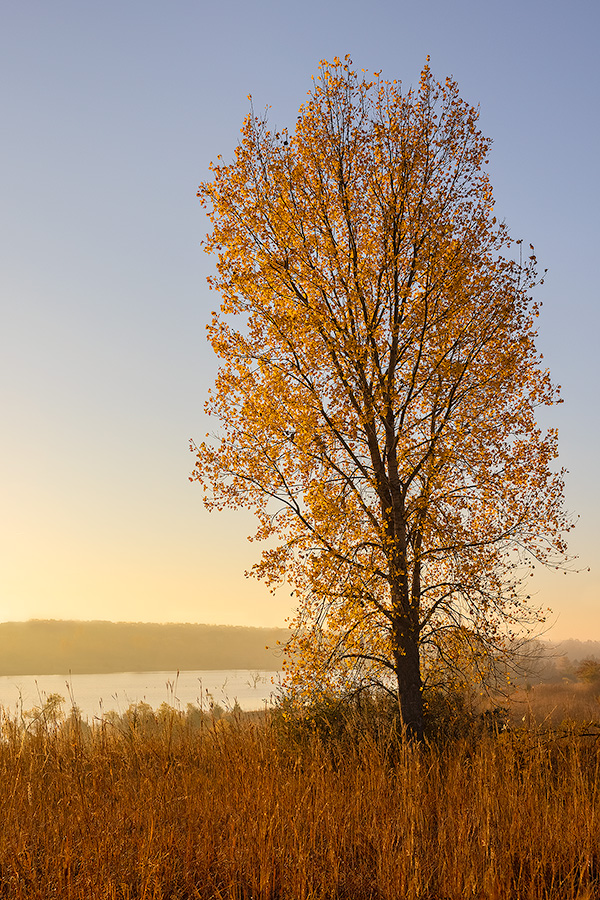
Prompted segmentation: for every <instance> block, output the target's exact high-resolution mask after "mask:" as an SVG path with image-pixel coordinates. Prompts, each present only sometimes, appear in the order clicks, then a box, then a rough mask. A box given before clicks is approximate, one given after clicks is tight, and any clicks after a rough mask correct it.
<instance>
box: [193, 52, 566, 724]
mask: <svg viewBox="0 0 600 900" xmlns="http://www.w3.org/2000/svg"><path fill="white" fill-rule="evenodd" d="M477 118H478V113H477V110H476V109H474V108H473V107H471V106H469V105H468V104H467V103H465V102H464V101H463V100H462V99H461V98H460V96H459V92H458V87H457V85H456V83H455V82H453V81H452V80H450V79H446V81H445V82H444V83H439V82H437V81H436V80H435V79H434V78H433V76H432V74H431V71H430V68H429V65H428V64H427V65H426V66H425V67H424V69H423V71H422V73H421V77H420V81H419V84H418V86H417V87H416V88H415V89H410V90H407V91H403V89H402V86H401V85H400V84H399V83H398V82H396V81H392V82H389V81H385V80H383V79H382V78H381V76H380V74H375V75H374V76H373V77H372V78H368V77H367V76H366V75H364V74H363V75H357V74H356V73H355V72H354V71H353V70H352V63H351V60H350V59H349V58H346V59H345V60H339V59H337V58H336V59H335V60H334V62H333V63H331V64H329V63H327V62H325V61H324V62H322V63H321V65H320V73H319V76H318V78H317V79H315V81H314V85H313V89H312V91H311V93H309V95H308V98H307V100H306V102H305V103H304V104H303V106H302V107H301V108H300V111H299V114H298V118H297V120H296V124H295V127H294V129H293V130H289V131H288V130H280V131H272V130H270V129H269V126H268V123H267V121H266V119H264V118H261V117H259V116H256V115H255V114H254V112H253V111H251V113H250V114H249V115H248V117H247V118H246V120H245V122H244V125H243V128H242V132H241V141H240V144H239V146H238V147H237V148H236V151H235V158H234V160H233V161H232V162H231V163H225V162H224V161H223V160H222V158H221V157H218V159H217V162H216V164H213V165H212V180H211V181H208V182H206V183H203V184H201V185H200V188H199V191H198V195H199V197H200V198H201V200H202V203H203V204H204V205H205V207H206V208H207V210H208V214H209V216H210V220H211V222H212V232H211V233H210V235H209V236H208V238H207V240H206V242H205V249H206V251H207V252H209V253H216V255H217V274H216V275H215V276H214V277H213V278H211V279H209V281H210V283H211V286H212V287H213V288H214V289H215V290H216V291H217V292H218V293H219V294H220V296H221V307H220V312H215V313H214V314H213V319H212V323H211V324H210V325H209V327H208V333H209V338H210V341H211V342H212V346H213V348H214V350H215V352H216V354H217V355H218V356H219V357H220V359H221V361H222V364H221V367H220V369H219V372H218V375H217V378H216V383H215V387H214V390H213V391H211V393H210V396H209V399H208V402H207V407H206V408H207V412H208V413H209V415H211V416H215V417H216V418H217V419H218V420H219V422H220V426H221V430H220V432H219V434H218V435H217V436H215V437H214V438H212V439H208V440H207V441H206V442H205V443H202V444H200V445H199V446H196V445H193V450H194V452H195V453H196V454H197V460H196V467H195V470H194V474H193V476H192V478H193V479H195V480H198V481H200V482H201V483H202V484H203V485H204V487H205V503H206V504H207V506H208V507H209V508H210V509H220V508H223V507H226V506H228V507H234V508H235V507H241V506H245V507H248V508H250V509H252V510H253V511H254V512H255V513H256V516H257V517H258V530H257V534H256V538H258V539H259V540H264V539H269V541H268V546H267V549H266V550H265V551H264V552H263V554H262V557H261V559H260V560H259V561H258V562H257V564H256V566H255V567H254V570H253V571H254V574H256V575H257V576H258V577H260V578H263V579H266V581H267V582H268V583H269V584H270V585H272V586H276V585H278V584H281V583H288V584H290V585H292V586H293V590H294V593H295V596H296V598H297V604H298V612H297V617H296V619H295V621H294V623H293V625H294V630H293V638H292V642H291V649H292V650H293V653H292V655H291V656H290V667H291V671H290V678H291V683H292V685H293V687H294V689H295V690H296V691H297V692H298V693H299V694H301V695H302V693H303V692H304V693H305V694H309V693H310V692H314V691H315V690H317V691H318V690H325V689H328V688H329V689H335V690H342V691H355V690H360V689H362V688H364V687H369V686H372V685H374V684H381V685H384V686H385V687H386V688H387V689H389V690H392V691H393V692H394V693H397V696H398V700H399V704H400V709H401V712H402V716H403V720H404V722H405V724H406V726H407V728H408V730H409V732H410V733H412V734H414V735H416V736H420V735H421V734H422V729H423V677H424V675H423V672H424V668H423V661H425V662H426V664H427V665H426V666H425V668H426V669H428V668H429V667H432V666H434V664H435V660H436V657H437V656H440V655H441V656H444V654H445V653H446V652H447V648H448V646H450V645H452V644H456V642H459V643H460V641H461V640H468V636H469V635H472V636H475V637H476V642H477V645H478V646H484V647H486V648H488V649H489V648H492V647H496V646H500V645H501V643H502V641H503V640H504V639H505V638H506V637H507V636H508V637H510V635H511V633H512V632H514V631H515V630H516V629H517V627H518V626H519V625H520V624H521V623H523V622H528V621H532V620H535V619H536V617H537V616H538V615H539V612H538V611H537V610H536V609H535V608H532V606H531V604H530V599H529V597H528V596H527V589H526V583H527V582H526V578H527V576H528V575H529V574H530V568H531V567H532V566H534V565H535V563H536V562H539V563H542V564H555V562H556V561H557V560H560V559H561V558H562V556H563V555H564V553H565V550H566V547H565V542H564V534H565V532H566V531H568V529H569V522H568V520H567V518H566V516H565V514H564V512H563V482H562V475H561V473H560V472H557V471H555V470H554V468H553V461H554V459H555V457H556V455H557V435H556V432H555V431H554V430H549V431H547V432H544V431H543V430H541V429H540V427H539V426H538V424H537V423H536V417H535V411H536V407H539V406H540V405H551V404H553V403H555V402H560V401H559V398H558V392H557V389H555V388H554V387H553V385H552V383H551V380H550V376H549V373H548V372H547V371H546V369H545V368H544V366H543V364H542V361H541V356H540V354H539V353H538V351H537V349H536V346H535V338H536V331H535V320H536V317H537V316H538V313H539V308H538V304H537V303H536V302H535V301H534V299H533V298H532V296H531V293H532V291H533V289H534V288H535V286H536V285H537V283H538V276H537V273H536V259H535V254H534V251H533V247H531V249H530V251H528V252H526V253H523V245H522V243H521V242H520V241H513V240H512V239H511V237H510V235H509V233H508V229H507V227H506V226H505V224H504V223H503V222H498V221H497V220H496V218H495V216H494V202H493V197H492V188H491V185H490V181H489V178H488V176H487V174H486V170H485V164H486V161H487V155H488V151H489V147H490V141H489V140H488V139H487V138H485V137H484V136H483V135H482V134H481V132H480V131H479V130H478V128H477Z"/></svg>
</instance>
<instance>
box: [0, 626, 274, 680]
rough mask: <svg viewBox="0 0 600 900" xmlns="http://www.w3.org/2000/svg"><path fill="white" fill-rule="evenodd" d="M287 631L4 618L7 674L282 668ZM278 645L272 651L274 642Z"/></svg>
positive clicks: (0, 638)
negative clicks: (280, 646)
mask: <svg viewBox="0 0 600 900" xmlns="http://www.w3.org/2000/svg"><path fill="white" fill-rule="evenodd" d="M288 637H289V633H288V631H287V630H286V629H281V628H246V627H241V626H228V625H189V624H185V625H184V624H154V623H146V622H79V621H60V620H31V621H29V622H2V623H0V675H56V674H68V673H69V672H72V673H73V674H74V675H82V674H86V673H89V674H91V673H102V672H152V671H154V672H161V671H172V672H175V671H177V670H180V671H185V670H196V669H204V670H208V669H257V670H258V669H260V670H270V671H275V670H277V669H280V668H281V650H280V649H279V648H278V646H277V641H281V642H282V643H283V642H285V641H286V640H287V638H288ZM267 646H268V647H269V648H272V649H268V650H267V649H266V647H267Z"/></svg>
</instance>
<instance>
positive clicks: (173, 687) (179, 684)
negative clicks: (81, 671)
mask: <svg viewBox="0 0 600 900" xmlns="http://www.w3.org/2000/svg"><path fill="white" fill-rule="evenodd" d="M279 676H280V673H278V672H256V671H251V670H249V669H235V670H234V669H224V670H213V671H197V672H180V673H179V675H177V674H176V673H174V672H115V673H110V674H102V675H68V676H66V675H3V676H0V707H3V708H4V710H5V711H6V712H8V713H9V714H11V715H14V714H15V713H18V712H20V711H21V709H23V710H28V709H31V708H32V707H36V706H37V707H39V706H41V705H42V704H43V703H44V701H45V699H46V698H47V697H48V696H49V695H50V694H60V695H61V696H62V697H64V698H65V704H64V706H63V710H64V712H65V713H67V714H68V712H69V710H70V708H71V705H72V704H75V705H76V706H78V707H79V710H80V711H81V715H82V716H83V718H86V719H88V721H92V719H93V718H95V717H98V716H101V715H102V714H103V713H106V712H108V711H109V710H115V711H116V712H118V713H123V712H125V710H126V709H127V708H128V707H129V706H130V705H131V704H132V703H140V702H144V703H148V704H149V705H150V706H152V708H153V709H156V708H158V707H159V706H160V705H161V703H168V704H169V705H170V706H173V707H175V709H181V710H183V711H184V712H185V709H186V706H187V704H188V703H194V704H196V705H197V706H200V707H202V708H203V709H204V710H206V711H208V710H209V708H210V703H211V700H212V701H213V702H214V703H219V704H220V705H221V706H223V707H224V708H225V709H227V708H231V707H232V706H233V705H234V703H235V702H236V701H237V702H238V704H239V705H240V707H241V708H242V709H244V710H252V709H264V707H265V705H267V706H268V705H269V703H270V702H272V700H273V698H274V697H275V696H276V694H277V687H278V684H279Z"/></svg>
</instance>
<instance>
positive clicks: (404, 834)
mask: <svg viewBox="0 0 600 900" xmlns="http://www.w3.org/2000/svg"><path fill="white" fill-rule="evenodd" d="M534 699H535V698H534ZM588 701H589V702H590V703H592V704H593V703H594V702H595V703H596V706H597V707H598V703H597V700H594V697H593V696H592V694H591V692H590V690H588V692H587V694H586V702H588ZM519 703H520V704H522V705H521V706H519V705H518V704H517V712H516V713H515V714H514V718H516V720H517V721H521V716H520V712H521V710H522V709H526V710H527V711H526V713H525V715H526V716H529V721H528V722H527V723H526V725H523V726H522V727H519V728H515V727H513V728H512V729H511V730H507V731H504V732H500V733H495V732H494V730H493V729H488V728H486V727H480V728H478V729H473V730H472V731H471V733H469V734H466V735H464V736H459V737H456V738H455V739H454V740H452V741H446V742H444V741H442V740H440V739H439V738H438V739H436V740H435V741H432V742H429V743H426V744H425V745H423V746H413V745H410V744H406V743H404V744H403V743H402V742H401V741H399V740H398V737H397V735H396V734H395V732H394V731H393V729H390V728H389V727H388V725H386V724H385V723H381V722H380V723H379V724H378V725H377V723H375V724H373V723H370V724H369V726H368V727H367V726H365V723H364V722H360V721H358V720H351V721H349V722H347V723H346V724H345V725H344V727H343V728H341V729H338V730H337V731H336V732H335V734H334V735H329V736H328V735H327V733H326V730H325V729H323V728H318V727H317V728H313V729H311V728H309V727H306V726H304V727H300V726H298V725H295V724H294V723H293V722H291V723H290V722H288V723H287V724H286V723H285V722H283V721H282V719H281V716H276V715H268V714H260V715H258V714H257V715H256V716H253V715H245V716H240V715H235V714H229V715H226V716H224V717H222V718H221V719H219V720H218V721H217V720H216V719H215V718H213V719H212V720H210V719H209V718H208V717H207V716H206V715H201V714H199V713H197V714H196V715H195V717H194V715H191V714H190V711H188V714H187V715H185V714H183V713H181V712H177V711H175V710H169V709H167V708H166V707H163V708H161V710H160V712H159V713H158V714H154V713H152V712H151V711H150V710H149V708H143V707H142V708H140V709H138V710H137V711H133V710H130V712H129V713H128V714H126V715H125V716H124V717H121V718H120V719H117V718H113V720H112V722H104V723H99V724H98V725H97V726H94V727H92V728H90V727H88V726H87V725H86V724H85V723H80V722H78V720H77V717H76V716H75V717H74V716H71V717H70V718H69V719H66V720H65V719H64V718H58V717H57V716H56V715H55V714H53V713H52V711H51V710H50V711H49V710H46V713H45V714H40V715H39V716H38V717H37V718H35V717H31V716H30V717H29V718H26V719H21V720H17V719H15V718H12V719H11V718H8V717H6V716H5V717H4V718H3V720H2V741H1V743H0V823H1V824H0V898H2V900H4V898H7V900H8V898H10V900H13V898H15V900H16V898H19V900H50V898H60V900H80V898H81V900H100V898H101V900H109V898H110V900H117V898H119V900H133V898H135V900H142V898H143V900H184V898H185V900H192V898H195V900H208V898H211V900H212V898H219V900H230V898H231V900H233V898H236V900H251V898H252V900H321V898H340V900H341V898H344V900H362V898H365V900H366V898H371V900H400V898H402V900H404V898H406V900H416V898H420V900H459V898H482V900H483V898H497V900H507V898H519V900H521V898H522V900H537V898H548V900H549V898H556V900H571V898H580V900H583V898H588V900H589V898H594V897H600V737H598V738H596V737H594V736H593V734H595V733H597V732H598V731H599V730H598V728H594V727H593V726H592V725H590V724H588V725H585V724H583V723H581V724H579V725H572V726H571V727H570V728H569V727H561V728H558V730H548V728H547V727H546V726H545V725H544V719H543V717H542V719H541V721H539V722H537V723H536V722H534V721H533V719H535V709H534V706H535V704H533V703H532V698H531V692H529V694H528V695H527V697H525V698H521V699H520V700H519ZM527 704H529V705H528V706H527ZM598 708H600V707H598ZM596 718H598V716H596ZM526 726H527V727H526ZM590 735H592V736H590Z"/></svg>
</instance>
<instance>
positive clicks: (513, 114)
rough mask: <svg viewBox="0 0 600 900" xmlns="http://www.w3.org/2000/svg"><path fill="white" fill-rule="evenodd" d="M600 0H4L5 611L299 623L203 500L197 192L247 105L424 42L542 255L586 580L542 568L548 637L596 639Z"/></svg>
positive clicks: (236, 527) (550, 418)
mask: <svg viewBox="0 0 600 900" xmlns="http://www.w3.org/2000/svg"><path fill="white" fill-rule="evenodd" d="M598 34H600V5H599V4H598V2H597V0H573V2H571V3H570V4H569V5H567V4H566V3H552V2H531V0H505V2H503V3H502V4H500V3H497V4H492V3H482V2H481V0H479V2H467V0H455V2H454V3H448V2H447V0H433V2H429V3H426V4H425V3H415V2H410V3H409V2H404V0H395V2H382V0H373V2H371V3H369V4H364V3H360V4H359V3H356V2H353V0H344V2H342V0H329V2H315V0H307V2H303V3H294V4H292V3H285V2H281V0H280V2H274V0H272V2H271V0H270V2H264V0H255V2H254V3H246V2H244V3H242V2H227V0H225V2H221V3H207V2H195V3H192V2H177V0H172V2H169V3H167V2H163V3H157V2H152V0H145V2H137V0H127V2H115V0H104V2H102V3H100V2H85V3H82V2H81V0H77V2H75V0H73V2H62V0H54V2H52V3H48V2H47V0H44V2H41V0H27V2H22V3H13V4H8V3H5V4H3V6H2V11H1V12H0V85H2V88H1V90H2V106H1V109H2V122H1V129H2V139H1V141H0V190H1V198H2V202H1V205H0V234H1V240H0V256H1V264H0V306H1V320H0V378H1V381H0V392H1V410H2V416H1V419H0V429H1V443H0V447H1V460H2V465H1V468H0V509H1V511H2V514H1V524H0V530H1V533H0V620H6V619H26V618H31V617H38V618H81V619H95V618H104V619H118V620H145V621H161V620H168V621H195V622H223V623H239V624H257V625H260V624H265V625H271V624H273V625H275V624H282V623H283V620H284V618H285V616H286V615H287V614H288V613H289V611H290V607H289V605H288V604H289V598H286V595H285V593H284V594H283V595H276V596H275V597H271V596H270V595H269V593H268V591H267V590H266V589H265V588H264V587H262V586H261V585H259V584H255V583H253V582H248V581H246V580H245V579H244V577H243V571H244V569H245V568H247V567H248V566H249V565H250V564H251V563H252V561H253V559H254V554H255V553H256V551H257V548H256V546H255V545H251V544H249V543H248V542H247V541H246V535H247V534H249V533H250V531H251V528H252V523H251V521H250V519H249V517H247V516H245V515H238V514H233V513H226V514H222V515H220V516H219V515H216V514H213V515H212V516H209V514H208V513H206V512H205V511H204V509H203V507H202V504H201V492H200V490H199V488H198V487H197V486H195V485H191V484H190V483H189V482H188V474H189V471H190V470H191V468H192V465H193V459H192V456H191V454H190V453H189V451H188V439H189V438H196V439H201V438H202V437H203V434H204V431H205V422H204V420H203V414H202V408H203V403H204V399H205V395H206V391H207V389H208V387H209V386H210V383H211V381H212V379H213V377H214V372H215V362H214V360H213V358H212V356H211V352H210V350H209V348H208V346H207V344H206V342H205V337H204V325H205V323H206V321H207V319H208V317H209V312H210V310H211V309H212V308H213V307H214V305H215V302H216V298H215V296H214V295H213V294H210V293H209V291H208V289H207V287H206V284H205V277H206V275H207V274H208V273H209V272H210V271H211V266H212V263H211V260H210V259H209V258H208V257H206V256H205V255H204V254H203V253H202V251H201V250H200V247H199V243H200V240H201V239H202V237H203V234H204V232H205V230H206V221H205V219H204V215H203V213H202V210H201V209H200V206H199V204H198V201H197V200H196V197H195V193H196V187H197V184H198V183H199V181H201V180H202V179H203V178H206V177H207V174H208V163H209V162H210V160H211V159H214V158H215V157H216V156H217V154H219V153H222V154H223V155H224V156H225V158H227V157H228V156H229V155H230V154H232V152H233V148H234V146H235V144H236V143H237V139H238V134H239V128H240V126H241V124H242V119H243V117H244V115H245V113H246V112H247V110H248V100H247V94H249V93H251V94H252V95H253V97H254V104H255V107H256V109H257V110H261V109H262V108H264V107H265V106H266V105H271V107H272V109H271V111H270V118H271V121H272V122H273V124H274V125H277V126H283V125H290V124H293V122H294V120H295V115H296V112H297V109H298V107H299V106H300V104H301V103H302V102H303V100H304V99H305V97H306V93H307V92H308V91H309V90H310V86H311V81H310V76H311V75H312V74H315V73H316V71H317V66H318V63H319V60H320V59H322V58H328V59H332V58H333V57H334V56H335V55H338V56H344V55H345V54H346V53H349V54H350V55H351V56H352V58H353V60H354V64H355V66H356V68H358V69H360V68H366V69H370V70H373V69H383V72H384V75H385V76H386V77H388V78H399V79H401V80H402V81H403V82H404V83H405V84H406V85H408V84H410V83H415V82H416V81H417V79H418V76H419V72H420V70H421V68H422V65H423V63H424V60H425V57H426V55H427V54H430V55H431V65H432V70H433V74H434V75H435V76H436V77H437V78H438V79H443V78H444V77H445V76H446V75H448V74H449V75H452V76H454V78H456V80H457V81H458V83H459V86H460V89H461V94H462V96H463V97H464V98H465V99H466V100H467V101H469V102H470V103H473V104H480V106H481V119H480V125H481V127H482V130H483V131H484V133H486V134H487V135H488V136H490V137H492V138H493V140H494V145H493V149H492V159H491V166H490V171H491V176H492V181H493V184H494V188H495V195H496V200H497V209H498V214H499V215H500V216H501V217H504V218H506V220H507V222H508V224H509V226H510V229H511V231H512V233H513V235H514V236H515V237H522V238H524V239H525V240H526V241H528V242H529V241H531V242H532V243H534V244H535V247H536V251H537V254H538V258H539V260H540V263H541V265H542V266H543V267H545V266H547V267H548V268H549V273H548V277H547V281H546V284H545V285H544V287H543V288H542V289H541V290H540V292H539V294H538V296H539V298H540V299H541V300H542V301H543V303H544V307H543V316H542V320H541V325H540V339H539V345H540V349H541V350H542V351H543V353H544V355H545V359H546V362H547V363H548V365H549V367H550V369H551V371H552V373H553V375H554V378H555V381H557V382H558V383H560V384H561V385H562V386H563V396H564V399H565V403H564V404H563V405H562V406H560V407H557V408H555V409H554V410H551V411H550V412H549V413H547V414H545V418H544V423H545V424H556V425H558V427H559V429H560V434H561V463H562V465H564V466H566V467H567V468H568V469H569V470H570V475H569V476H568V479H567V505H568V508H569V509H570V510H572V511H573V513H575V514H580V517H581V518H580V520H579V525H578V528H577V530H576V533H574V536H573V538H572V542H571V546H572V549H573V551H574V552H576V553H578V554H579V556H580V564H581V565H582V566H585V567H587V566H591V569H592V571H591V572H590V573H589V574H588V573H587V572H586V573H581V574H578V575H572V576H563V575H555V574H554V575H546V576H543V577H540V578H538V579H537V581H536V586H535V587H536V590H537V592H538V593H537V599H538V600H539V602H540V603H544V604H545V605H550V606H552V607H553V608H554V610H555V618H556V621H557V624H556V626H555V628H554V630H553V632H551V636H555V637H557V638H560V637H567V636H572V637H580V638H588V637H589V638H595V639H600V596H599V594H600V591H599V586H600V577H599V574H598V567H597V548H598V545H599V537H600V526H599V524H598V512H597V511H598V508H599V506H600V496H599V494H600V491H599V483H600V476H599V474H598V464H597V458H598V456H599V455H600V454H599V453H598V444H599V436H600V435H599V432H600V425H599V422H598V414H599V412H600V403H599V402H598V397H597V390H598V388H597V383H598V374H597V369H598V357H597V354H598V350H597V346H598V333H599V331H600V312H599V302H598V301H599V297H598V277H597V256H598V249H597V248H598V237H599V228H598V209H599V206H600V204H599V199H600V198H599V196H598V193H599V192H598V172H597V168H598V166H597V158H598V153H599V149H598V148H599V147H600V133H599V131H600V126H599V124H598V123H599V116H598V106H599V102H598V75H597V41H598Z"/></svg>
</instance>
